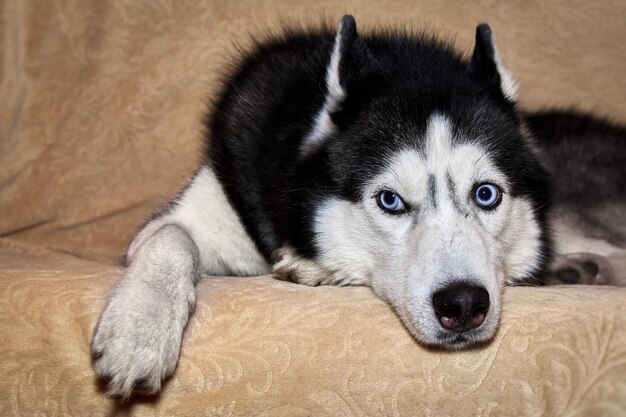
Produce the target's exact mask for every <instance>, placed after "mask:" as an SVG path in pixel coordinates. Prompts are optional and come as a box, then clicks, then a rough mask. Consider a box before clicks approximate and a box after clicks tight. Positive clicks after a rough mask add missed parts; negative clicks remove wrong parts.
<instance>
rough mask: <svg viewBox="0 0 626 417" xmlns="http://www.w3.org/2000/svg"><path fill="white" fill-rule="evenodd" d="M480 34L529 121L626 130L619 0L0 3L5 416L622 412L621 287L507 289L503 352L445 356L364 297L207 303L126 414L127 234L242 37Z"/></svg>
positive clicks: (205, 297) (188, 146)
mask: <svg viewBox="0 0 626 417" xmlns="http://www.w3.org/2000/svg"><path fill="white" fill-rule="evenodd" d="M344 12H351V13H353V14H354V15H355V16H356V18H357V23H358V24H359V25H360V27H361V28H367V27H368V26H369V27H371V25H372V24H374V23H382V24H401V25H404V26H409V27H414V28H420V27H424V26H427V27H430V28H434V29H435V30H437V31H439V32H442V33H446V34H448V35H450V36H454V37H455V38H456V39H457V44H458V45H459V47H460V48H462V49H463V50H464V51H469V50H470V47H471V43H472V37H473V33H474V27H475V25H476V24H477V23H479V22H481V21H488V22H489V23H490V24H491V26H492V28H493V29H494V32H495V34H496V37H497V40H498V44H499V48H500V50H501V53H502V55H503V57H504V59H505V62H506V63H507V64H508V66H509V67H510V68H511V69H512V70H513V72H514V73H515V75H516V76H517V78H518V80H519V81H520V92H521V97H522V100H521V101H522V104H523V105H524V106H525V107H527V108H536V107H540V106H552V105H557V104H558V105H562V106H570V105H577V106H578V107H579V108H582V109H587V110H594V111H596V112H599V113H601V114H604V115H608V116H611V117H613V118H615V119H617V120H621V121H626V120H625V115H626V100H624V96H625V93H626V77H624V76H623V74H624V70H625V69H626V68H625V65H626V64H625V63H626V49H624V48H623V45H624V43H625V41H626V27H625V26H624V24H623V23H624V16H625V14H626V6H625V5H624V3H623V2H621V1H615V0H614V1H610V0H602V1H600V2H593V3H592V2H585V1H572V2H567V3H563V2H543V1H538V0H533V1H524V2H508V3H505V4H501V3H494V2H491V1H480V2H453V1H449V2H435V1H416V0H381V1H379V2H373V1H370V2H366V1H352V2H349V3H345V4H340V3H336V2H332V1H318V2H315V3H310V2H306V3H305V2H302V3H300V2H295V1H290V0H269V1H265V2H256V3H252V2H246V1H238V2H237V1H227V0H223V1H204V2H192V1H180V2H170V1H165V0H153V1H141V2H140V1H136V0H127V1H110V2H104V1H101V0H80V1H78V0H74V1H72V0H62V1H56V2H51V1H50V2H41V1H39V2H37V1H29V0H5V1H4V2H1V3H0V57H1V59H2V61H1V63H0V83H1V84H0V235H1V236H2V237H1V238H0V338H1V342H0V415H24V416H32V415H46V416H59V415H75V416H92V415H93V416H98V415H120V414H121V415H141V416H144V415H145V416H170V415H181V416H185V415H188V416H247V415H263V416H305V415H306V416H308V415H312V416H378V415H384V416H386V415H389V416H447V415H450V416H474V415H480V416H508V415H511V416H514V415H523V416H623V415H625V414H626V314H624V311H625V310H624V306H625V305H626V290H625V289H619V288H612V287H583V286H569V287H568V286H561V287H547V288H527V287H516V288H508V289H506V291H505V296H504V311H503V315H502V323H501V328H500V331H499V333H498V335H497V337H496V339H495V340H494V341H493V343H491V344H490V345H489V346H487V347H485V348H482V349H479V350H474V351H466V352H457V353H451V352H438V351H432V350H429V349H426V348H424V347H422V346H420V345H418V344H417V343H416V342H415V341H413V340H412V339H411V337H410V336H409V335H408V333H407V332H406V330H405V329H404V328H403V327H402V325H401V324H400V322H399V320H398V319H397V318H396V317H395V315H394V314H393V313H392V312H391V311H390V309H389V307H388V306H387V305H386V304H385V303H383V302H382V301H380V300H378V299H377V298H376V297H375V296H374V295H373V294H372V293H371V291H370V290H369V289H367V288H334V287H318V288H309V287H305V286H299V285H295V284H290V283H285V282H279V281H276V280H273V279H272V278H271V277H260V278H211V279H206V280H204V281H203V282H201V284H200V285H199V297H198V307H197V311H196V314H195V316H194V317H193V319H192V321H191V324H190V326H189V328H188V330H187V332H186V336H185V340H184V346H183V351H182V357H181V360H180V363H179V366H178V369H177V371H176V374H175V376H174V377H173V378H172V379H171V380H170V381H169V382H168V383H167V384H166V385H165V388H164V391H163V393H162V394H161V395H160V396H159V397H157V398H155V399H139V400H135V401H131V402H130V403H127V404H124V405H118V404H117V403H115V402H114V401H113V400H110V399H108V398H107V397H105V396H104V394H103V391H102V387H100V386H99V385H98V383H97V381H95V379H94V376H93V372H92V370H91V364H90V358H89V343H90V339H91V334H92V331H93V327H94V325H95V323H96V320H97V318H98V314H99V312H100V310H101V308H102V306H103V304H104V302H105V300H106V296H107V293H108V291H109V290H110V289H111V288H112V287H113V285H114V284H115V282H116V281H117V279H119V277H120V275H121V272H122V270H121V268H119V267H118V266H116V259H118V258H119V257H120V256H121V254H122V253H123V250H124V246H125V245H126V243H127V242H128V239H129V238H130V236H131V233H132V232H133V230H134V229H135V228H136V227H137V226H138V225H139V224H140V222H141V221H142V219H143V218H144V217H145V216H146V215H147V214H148V213H149V212H150V211H151V210H153V209H155V208H156V207H158V206H159V204H161V203H162V202H164V201H166V199H167V197H168V195H171V194H172V193H173V192H175V191H176V190H177V188H179V187H180V186H181V185H182V184H183V181H184V179H185V177H186V176H188V175H189V174H190V173H191V172H192V171H193V169H194V167H195V166H196V165H197V163H198V160H199V153H198V150H199V149H200V148H201V136H202V133H201V125H200V121H201V118H202V116H203V114H204V113H205V111H206V103H207V101H208V98H209V97H211V96H212V95H214V93H215V91H216V87H217V80H218V79H219V76H220V73H221V71H223V69H224V68H225V64H226V63H227V62H228V60H229V57H231V56H232V54H233V53H234V52H233V51H234V50H235V49H236V48H235V44H236V43H237V42H239V43H243V44H244V45H245V44H246V43H247V40H248V33H249V32H252V33H260V32H263V31H264V30H265V29H266V28H274V29H276V28H277V27H279V22H280V20H281V19H282V20H287V21H289V20H297V21H304V22H315V21H319V20H321V19H322V17H323V16H326V18H327V19H328V20H336V19H338V18H339V16H340V15H341V14H342V13H344Z"/></svg>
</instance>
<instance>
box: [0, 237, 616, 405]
mask: <svg viewBox="0 0 626 417" xmlns="http://www.w3.org/2000/svg"><path fill="white" fill-rule="evenodd" d="M3 246H5V245H4V244H3ZM14 250H15V249H14ZM7 251H8V249H7V248H6V247H4V250H3V255H2V256H0V262H3V261H6V260H5V259H3V257H4V256H6V255H7ZM22 256H23V255H14V257H13V259H12V260H11V261H10V262H8V263H7V264H5V265H7V267H6V268H3V270H2V271H0V312H1V313H0V334H1V335H3V339H4V340H3V342H2V344H1V345H0V358H2V366H1V367H0V393H2V396H1V398H2V400H0V415H24V416H30V415H34V414H35V412H36V411H40V412H42V413H43V412H44V411H45V413H46V415H75V416H87V415H106V414H107V413H110V414H112V415H117V414H118V413H121V412H122V411H129V412H132V414H133V415H141V416H171V415H181V416H183V415H185V416H199V415H209V416H229V415H237V416H247V415H263V416H268V417H269V416H271V417H275V416H296V415H297V416H305V415H307V416H308V415H311V416H365V415H370V416H376V415H389V416H431V415H435V416H447V415H450V416H457V415H465V416H478V415H481V416H508V415H511V416H512V415H524V416H620V415H624V412H625V411H626V396H625V395H624V394H626V378H624V375H626V343H625V341H626V314H624V305H626V289H619V288H609V287H550V288H521V287H520V288H510V289H508V291H507V293H506V296H505V298H504V305H505V309H504V312H503V316H502V320H503V325H502V328H501V330H500V332H499V333H498V335H497V337H496V339H495V341H494V342H493V343H492V344H491V345H490V346H489V347H488V348H486V349H482V350H477V351H470V352H460V353H440V352H433V351H428V350H426V349H424V348H421V347H419V346H418V345H417V344H416V343H415V342H414V341H413V340H412V339H411V338H410V337H409V335H408V333H407V332H406V331H405V330H404V328H403V327H402V326H401V324H400V322H399V321H398V319H397V318H396V316H395V315H394V314H393V313H392V312H391V311H390V309H389V308H388V307H387V305H386V304H385V303H383V302H382V301H380V300H378V299H377V298H376V297H375V296H374V295H373V294H372V293H371V292H370V290H369V289H367V288H337V287H318V288H310V287H305V286H301V285H296V284H290V283H285V282H280V281H275V280H272V279H271V278H270V277H261V278H240V279H233V278H216V279H211V280H204V281H203V282H202V283H201V284H200V286H199V292H200V294H199V304H198V307H197V310H196V314H195V316H194V318H193V319H192V321H191V325H190V327H189V329H188V331H187V334H186V338H185V342H184V346H183V354H182V358H181V361H180V363H179V366H178V369H177V372H176V375H175V377H174V378H173V379H172V380H171V381H170V382H169V383H168V384H167V385H166V386H165V391H164V392H163V394H162V395H161V397H160V398H159V400H157V401H156V402H155V403H153V402H137V403H132V404H131V405H129V406H127V407H126V408H118V407H117V406H116V405H115V403H114V402H113V401H112V400H109V399H107V398H106V397H104V396H103V395H102V392H100V391H99V390H98V387H97V385H96V384H95V383H94V380H93V373H92V371H91V368H90V360H89V351H88V350H89V340H90V337H91V331H92V329H93V326H94V325H95V321H96V320H97V317H98V314H99V312H100V309H101V308H102V305H103V304H104V301H105V294H106V292H107V291H108V289H110V288H111V287H112V285H113V283H114V282H115V280H116V279H117V278H118V277H119V273H120V270H119V269H117V268H114V267H110V266H106V265H101V264H97V263H91V262H86V261H77V260H75V259H73V260H72V259H67V256H66V255H58V254H57V255H50V256H48V257H45V259H40V260H41V261H42V263H43V265H45V267H43V268H42V264H41V263H38V261H37V260H35V261H34V262H33V260H32V259H31V258H30V257H28V258H26V259H25V261H24V262H21V261H20V259H21V257H22Z"/></svg>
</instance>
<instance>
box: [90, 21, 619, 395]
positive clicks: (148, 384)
mask: <svg viewBox="0 0 626 417" xmlns="http://www.w3.org/2000/svg"><path fill="white" fill-rule="evenodd" d="M515 101H516V88H515V82H514V81H513V79H512V77H511V75H510V73H509V72H508V71H507V70H506V69H505V68H504V66H503V65H502V62H501V60H500V56H499V55H498V50H497V48H496V44H495V42H494V38H493V35H492V33H491V30H490V28H489V27H488V26H487V25H485V24H481V25H479V26H478V28H477V30H476V44H475V47H474V51H473V53H472V55H471V58H469V59H465V58H463V57H462V56H461V55H460V54H459V53H457V52H455V51H454V50H453V49H452V47H451V46H450V45H449V44H448V43H446V42H443V41H440V40H438V39H437V38H435V37H432V36H428V35H425V34H406V33H401V32H397V31H380V32H378V33H375V34H371V35H366V36H360V35H359V34H357V29H356V24H355V21H354V19H353V18H352V17H351V16H344V17H343V18H342V19H341V21H340V24H339V27H338V29H337V30H336V31H333V30H329V29H320V30H318V31H291V32H288V33H286V34H285V35H283V36H282V37H279V38H274V39H273V40H270V41H267V42H265V43H262V44H259V45H257V46H256V47H255V49H254V50H253V51H252V52H250V53H248V54H247V55H246V56H245V57H244V58H243V59H242V61H241V63H240V65H239V67H238V69H237V70H236V71H235V73H234V74H233V75H232V77H231V78H230V79H229V81H227V83H226V84H225V88H224V91H223V93H222V95H221V98H220V99H219V101H218V102H217V105H216V107H215V110H214V111H213V113H212V117H211V119H210V121H209V131H210V134H209V138H208V139H209V140H208V144H209V146H208V152H207V155H206V160H205V163H204V164H203V165H202V166H201V167H200V168H199V169H198V170H197V171H196V173H195V174H194V175H193V176H192V178H191V179H190V180H189V183H188V185H187V186H186V188H184V189H183V190H182V191H181V192H180V193H179V195H178V196H177V197H176V198H174V200H173V201H172V202H171V203H169V204H168V205H166V207H164V208H163V209H162V210H160V211H159V212H158V213H157V214H156V215H155V216H153V217H152V218H151V219H149V221H148V222H147V223H146V224H145V225H144V226H143V227H142V228H141V229H140V230H139V232H138V233H137V234H136V235H135V237H134V239H133V241H132V243H131V244H130V247H129V248H128V252H127V257H126V262H127V266H128V269H127V270H126V272H125V274H124V277H123V279H122V280H121V281H120V283H119V284H118V285H117V287H116V288H115V290H114V291H113V293H112V295H111V297H110V299H109V301H108V303H107V305H106V308H105V309H104V312H103V313H102V316H101V317H100V320H99V323H98V325H97V327H96V329H95V334H94V338H93V343H92V354H93V360H94V367H95V370H96V374H97V375H98V376H99V377H101V378H103V379H104V380H105V381H106V382H107V384H108V388H109V394H111V395H115V396H121V397H128V396H129V395H130V394H131V393H132V392H133V391H138V392H144V393H155V392H157V391H158V390H159V389H160V387H161V383H162V381H163V380H164V379H165V378H166V377H167V376H169V375H171V374H172V373H173V371H174V369H175V367H176V363H177V361H178V357H179V350H180V346H181V338H182V335H183V330H184V328H185V326H186V324H187V321H188V319H189V316H190V314H191V312H192V311H193V308H194V304H195V285H196V283H197V282H198V280H199V279H200V277H201V275H202V274H209V275H236V276H249V275H261V274H267V273H270V272H273V273H275V274H276V276H277V277H279V278H282V279H286V280H290V281H294V282H298V283H302V284H306V285H367V286H370V287H371V288H372V289H373V291H374V292H375V293H376V294H377V295H378V296H379V297H381V298H382V299H384V300H385V301H387V302H388V303H389V304H390V305H391V306H392V307H393V309H394V310H395V311H396V312H397V314H398V316H399V317H400V318H401V320H402V321H403V323H404V325H405V326H406V328H407V329H408V330H409V331H410V332H411V334H412V335H413V336H414V337H415V338H416V339H417V340H418V341H419V342H421V343H423V344H425V345H431V346H437V347H441V348H444V349H452V350H456V349H463V348H468V347H471V346H475V345H477V344H481V343H485V342H487V341H489V340H490V339H491V338H492V337H493V336H494V333H495V331H496V329H497V326H498V322H499V318H500V310H501V309H500V304H501V292H502V289H503V287H504V286H505V284H506V283H514V282H522V281H527V280H529V279H530V280H532V279H538V278H539V277H540V276H541V274H542V273H543V272H544V271H545V269H546V266H547V265H548V262H549V260H550V257H551V252H552V251H551V235H550V233H549V228H548V209H549V206H550V203H551V200H552V198H553V192H552V187H551V183H550V180H549V177H550V176H549V172H548V170H547V165H545V164H544V162H543V157H542V156H541V153H540V151H539V150H538V147H537V146H536V145H535V143H534V142H533V140H532V138H531V136H530V134H529V133H528V129H527V128H526V127H525V123H524V121H523V120H524V119H523V116H522V115H521V114H520V113H519V112H518V110H517V109H516V104H515ZM536 124H537V126H538V127H541V126H543V127H544V128H545V129H548V127H547V123H546V122H545V121H544V122H542V121H541V119H540V118H539V119H536ZM623 182H624V178H622V179H621V183H622V184H623ZM580 262H582V263H580ZM580 262H579V264H580V266H581V267H580V268H578V269H575V268H574V269H575V271H574V273H572V271H571V269H572V268H571V267H569V266H567V265H565V264H564V266H563V267H564V268H566V269H567V268H569V269H570V271H569V273H564V274H565V275H564V276H565V277H569V278H571V277H572V276H573V274H574V275H575V274H576V273H579V272H578V271H579V270H580V271H582V272H583V273H585V271H588V273H589V274H592V273H593V272H594V271H593V267H592V266H590V265H589V264H584V262H583V260H580ZM586 262H589V261H586ZM592 263H593V262H592ZM576 265H578V264H576ZM594 265H595V264H594ZM585 268H586V269H585ZM595 272H596V274H597V272H598V271H595ZM592 275H593V274H592ZM557 278H558V277H557ZM579 278H580V276H579ZM570 281H571V279H570Z"/></svg>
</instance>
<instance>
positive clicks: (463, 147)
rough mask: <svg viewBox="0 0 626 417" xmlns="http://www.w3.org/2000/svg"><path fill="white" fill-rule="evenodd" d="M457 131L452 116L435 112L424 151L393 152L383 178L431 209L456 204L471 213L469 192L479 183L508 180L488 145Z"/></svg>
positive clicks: (451, 206)
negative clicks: (458, 136)
mask: <svg viewBox="0 0 626 417" xmlns="http://www.w3.org/2000/svg"><path fill="white" fill-rule="evenodd" d="M453 135H454V134H453V129H452V123H451V122H450V120H449V119H448V118H446V117H445V116H444V115H441V114H434V115H433V116H431V118H430V120H429V121H428V125H427V129H426V132H425V135H424V142H423V143H424V146H423V148H422V149H421V151H420V150H416V149H403V150H401V151H399V152H398V153H396V154H395V155H393V156H392V158H391V164H390V166H389V168H388V169H387V170H386V171H385V173H383V175H382V181H383V182H385V183H387V185H388V186H390V187H392V188H393V189H395V190H396V191H397V192H399V193H400V194H401V195H402V196H403V197H404V198H406V199H407V200H408V201H409V202H413V203H415V204H418V205H420V206H422V205H423V206H424V207H428V208H429V209H430V210H446V209H448V208H453V209H455V210H456V211H457V212H460V213H461V214H463V215H468V214H469V213H470V210H468V209H467V207H465V204H464V202H465V201H466V197H465V196H466V195H467V193H469V192H470V190H471V188H472V187H473V185H474V184H475V183H477V182H481V181H495V182H496V183H498V184H499V185H506V181H505V178H504V176H503V174H502V173H501V172H499V170H498V169H497V168H496V166H495V165H494V164H493V161H492V159H491V158H490V156H489V154H488V153H487V149H485V148H483V147H481V146H479V145H478V144H477V143H476V142H471V141H458V140H456V138H455V137H454V136H453ZM470 139H471V138H470ZM375 182H376V181H375Z"/></svg>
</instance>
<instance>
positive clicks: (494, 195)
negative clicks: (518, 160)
mask: <svg viewBox="0 0 626 417" xmlns="http://www.w3.org/2000/svg"><path fill="white" fill-rule="evenodd" d="M475 190H476V191H475V192H474V201H476V204H478V206H479V207H480V208H483V209H486V210H491V209H494V208H496V206H497V205H498V204H500V200H501V198H500V196H501V193H500V188H498V186H497V185H494V184H490V183H488V182H485V183H482V184H479V185H478V186H476V187H475Z"/></svg>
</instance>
